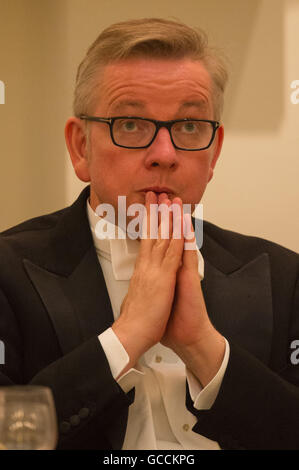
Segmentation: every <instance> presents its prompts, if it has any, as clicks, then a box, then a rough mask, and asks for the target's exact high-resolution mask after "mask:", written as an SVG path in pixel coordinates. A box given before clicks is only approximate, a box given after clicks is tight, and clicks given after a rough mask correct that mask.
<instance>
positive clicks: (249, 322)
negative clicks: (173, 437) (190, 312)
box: [0, 187, 299, 449]
mask: <svg viewBox="0 0 299 470" xmlns="http://www.w3.org/2000/svg"><path fill="white" fill-rule="evenodd" d="M88 195H89V188H88V187H87V188H86V189H85V190H84V191H83V192H82V193H81V195H80V196H79V198H78V199H77V201H75V203H74V204H73V205H72V206H71V207H69V208H66V209H63V210H61V211H58V212H56V213H53V214H49V215H46V216H42V217H38V218H35V219H32V220H29V221H27V222H24V223H22V224H20V225H18V226H16V227H14V228H11V229H9V230H7V231H5V232H3V233H2V234H1V236H0V260H1V262H0V339H1V340H2V341H3V342H4V344H5V364H4V365H0V385H10V384H40V385H46V386H48V387H50V388H51V389H52V392H53V395H54V399H55V404H56V412H57V417H58V425H59V441H58V448H59V449H121V447H122V443H123V439H124V436H125V430H126V422H127V415H128V408H129V406H130V404H131V403H132V402H133V401H134V389H132V390H131V391H130V392H129V393H128V394H125V393H124V392H123V391H122V389H121V388H120V387H119V385H118V384H117V383H116V382H115V380H114V379H113V377H112V375H111V372H110V369H109V365H108V362H107V359H106V356H105V354H104V352H103V350H102V348H101V345H100V342H99V340H98V338H97V336H98V335H99V334H100V333H101V332H102V331H104V330H105V329H106V328H107V327H109V326H110V325H111V324H112V322H113V313H112V309H111V304H110V300H109V297H108V293H107V289H106V285H105V281H104V278H103V274H102V271H101V267H100V264H99V262H98V259H97V255H96V252H95V249H94V246H93V241H92V236H91V232H90V228H89V224H88V220H87V215H86V199H87V197H88ZM201 252H202V254H203V257H204V259H205V278H204V280H203V282H202V286H203V291H204V296H205V299H206V304H207V309H208V312H209V315H210V318H211V320H212V322H213V323H214V325H215V327H216V328H217V329H218V330H219V331H220V332H221V333H222V334H223V335H224V336H225V337H226V338H227V339H228V341H229V343H230V349H231V352H230V359H229V363H228V367H227V370H226V373H225V376H224V380H223V383H222V385H221V389H220V392H219V394H218V396H217V399H216V401H215V403H214V405H213V406H212V408H211V409H210V410H203V411H197V410H195V409H193V407H192V401H191V399H190V396H189V392H188V386H187V385H186V405H187V407H188V408H189V409H190V411H191V412H192V413H193V414H194V415H196V417H197V418H198V420H197V423H196V425H195V426H194V429H193V430H194V431H195V432H198V433H200V434H202V435H204V436H207V437H208V438H210V439H213V440H216V441H218V442H219V444H220V446H221V447H222V448H224V449H238V448H246V449H288V448H291V449H292V448H293V449H295V448H297V449H298V448H299V432H298V422H299V388H298V385H299V365H296V364H292V362H291V361H290V357H291V353H292V352H294V351H293V350H292V349H291V347H290V346H291V342H292V341H293V340H294V339H299V289H298V282H297V279H298V265H299V263H298V260H299V256H298V255H297V254H296V253H293V252H292V251H290V250H287V249H285V248H283V247H280V246H278V245H275V244H273V243H270V242H268V241H265V240H262V239H259V238H255V237H246V236H243V235H240V234H237V233H233V232H230V231H227V230H222V229H220V228H218V227H216V226H214V225H212V224H210V223H207V222H205V223H204V241H203V247H202V248H201ZM293 362H294V361H293ZM295 362H296V361H295Z"/></svg>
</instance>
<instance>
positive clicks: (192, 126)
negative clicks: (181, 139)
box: [182, 122, 197, 134]
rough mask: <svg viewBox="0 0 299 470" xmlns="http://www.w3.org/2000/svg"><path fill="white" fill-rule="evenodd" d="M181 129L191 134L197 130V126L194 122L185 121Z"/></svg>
mask: <svg viewBox="0 0 299 470" xmlns="http://www.w3.org/2000/svg"><path fill="white" fill-rule="evenodd" d="M182 131H183V132H188V133H190V134H192V133H194V132H196V131H197V128H196V126H195V124H194V122H185V123H184V124H183V126H182Z"/></svg>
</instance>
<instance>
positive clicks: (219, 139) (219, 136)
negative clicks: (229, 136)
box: [208, 126, 224, 182]
mask: <svg viewBox="0 0 299 470" xmlns="http://www.w3.org/2000/svg"><path fill="white" fill-rule="evenodd" d="M223 139H224V127H223V126H220V127H219V129H218V130H217V133H216V137H215V142H214V143H213V146H214V154H213V159H212V161H211V165H210V170H209V179H208V182H209V181H211V179H212V178H213V175H214V168H215V166H216V163H217V160H218V158H219V156H220V152H221V149H222V144H223Z"/></svg>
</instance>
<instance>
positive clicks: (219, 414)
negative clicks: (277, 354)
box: [187, 282, 299, 450]
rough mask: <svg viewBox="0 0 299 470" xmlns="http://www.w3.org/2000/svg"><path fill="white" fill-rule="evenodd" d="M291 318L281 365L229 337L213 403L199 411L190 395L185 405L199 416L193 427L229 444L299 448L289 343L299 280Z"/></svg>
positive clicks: (295, 326)
mask: <svg viewBox="0 0 299 470" xmlns="http://www.w3.org/2000/svg"><path fill="white" fill-rule="evenodd" d="M291 319H292V321H291V326H290V329H289V334H290V337H289V339H288V340H287V344H286V358H285V360H286V366H285V368H284V369H283V370H280V371H275V372H274V371H272V370H271V369H270V368H268V367H267V366H266V365H265V364H263V363H262V362H260V361H259V360H258V359H256V358H255V357H254V356H253V355H251V354H250V353H248V352H247V351H245V349H243V348H241V347H239V346H238V345H237V344H234V343H232V342H230V359H229V363H228V366H227V370H226V373H225V376H224V379H223V382H222V386H221V389H220V392H219V394H218V396H217V398H216V401H215V402H214V405H213V406H212V408H211V409H210V410H202V411H196V410H195V409H194V408H193V406H192V402H191V400H190V396H188V395H187V407H188V408H189V410H190V411H191V412H192V413H193V414H195V415H196V416H197V418H198V421H197V423H196V424H195V426H194V428H193V430H194V431H195V432H198V433H200V434H203V435H205V436H207V437H208V438H210V439H213V440H216V441H218V442H219V445H220V447H221V448H226V449H273V450H274V449H276V450H277V449H299V434H298V422H299V364H297V362H298V361H293V362H294V363H292V362H291V360H290V356H291V352H292V350H291V349H290V344H291V342H292V340H294V339H299V283H298V282H297V286H296V288H295V293H294V302H293V310H292V315H291ZM288 352H289V353H288ZM295 362H296V363H295Z"/></svg>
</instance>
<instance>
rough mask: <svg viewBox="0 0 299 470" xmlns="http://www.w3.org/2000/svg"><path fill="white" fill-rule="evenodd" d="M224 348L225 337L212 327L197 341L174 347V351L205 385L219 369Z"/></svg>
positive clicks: (203, 385)
mask: <svg viewBox="0 0 299 470" xmlns="http://www.w3.org/2000/svg"><path fill="white" fill-rule="evenodd" d="M225 348H226V343H225V338H224V337H223V336H222V335H221V334H220V333H219V332H218V331H217V330H215V329H214V330H213V331H211V332H210V333H209V334H207V335H205V336H204V337H202V338H200V339H198V340H197V341H195V342H193V343H189V344H185V345H184V346H180V347H179V348H176V353H177V354H178V356H179V357H180V358H181V359H182V361H183V362H184V363H185V365H186V367H187V368H188V369H189V370H190V371H191V372H192V373H193V374H194V375H195V376H196V377H197V379H198V380H199V381H200V383H201V385H202V387H205V386H206V385H207V384H208V383H209V382H210V381H211V380H212V379H213V377H214V376H215V375H216V374H217V372H218V370H219V369H220V367H221V364H222V362H223V358H224V354H225Z"/></svg>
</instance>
